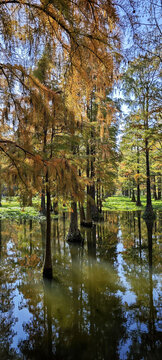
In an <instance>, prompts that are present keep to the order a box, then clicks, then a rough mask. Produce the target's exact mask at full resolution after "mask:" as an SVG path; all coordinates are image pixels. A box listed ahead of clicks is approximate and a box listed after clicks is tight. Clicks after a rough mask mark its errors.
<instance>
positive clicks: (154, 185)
mask: <svg viewBox="0 0 162 360" xmlns="http://www.w3.org/2000/svg"><path fill="white" fill-rule="evenodd" d="M153 196H154V200H157V195H156V178H155V175H153Z"/></svg>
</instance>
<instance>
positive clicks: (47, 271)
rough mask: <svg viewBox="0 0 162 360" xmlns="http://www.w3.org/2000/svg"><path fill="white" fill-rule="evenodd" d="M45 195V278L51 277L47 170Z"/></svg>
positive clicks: (49, 204)
mask: <svg viewBox="0 0 162 360" xmlns="http://www.w3.org/2000/svg"><path fill="white" fill-rule="evenodd" d="M46 197H47V211H46V222H47V231H46V248H45V261H44V268H43V277H44V278H46V279H52V256H51V211H50V210H51V201H50V189H49V183H48V172H47V174H46Z"/></svg>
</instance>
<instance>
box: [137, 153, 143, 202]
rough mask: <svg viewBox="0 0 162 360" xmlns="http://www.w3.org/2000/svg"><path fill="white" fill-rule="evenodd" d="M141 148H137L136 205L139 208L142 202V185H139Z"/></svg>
mask: <svg viewBox="0 0 162 360" xmlns="http://www.w3.org/2000/svg"><path fill="white" fill-rule="evenodd" d="M139 156H140V155H139V147H138V146H137V201H136V205H137V206H141V205H142V204H141V200H140V183H139V162H140V159H139Z"/></svg>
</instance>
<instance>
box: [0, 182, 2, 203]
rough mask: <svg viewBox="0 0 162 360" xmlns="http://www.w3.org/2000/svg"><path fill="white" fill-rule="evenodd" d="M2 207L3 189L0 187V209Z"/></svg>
mask: <svg viewBox="0 0 162 360" xmlns="http://www.w3.org/2000/svg"><path fill="white" fill-rule="evenodd" d="M1 206H2V189H1V185H0V207H1Z"/></svg>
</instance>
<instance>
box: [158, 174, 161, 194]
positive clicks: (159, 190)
mask: <svg viewBox="0 0 162 360" xmlns="http://www.w3.org/2000/svg"><path fill="white" fill-rule="evenodd" d="M158 200H161V176H160V175H159V176H158Z"/></svg>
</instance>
